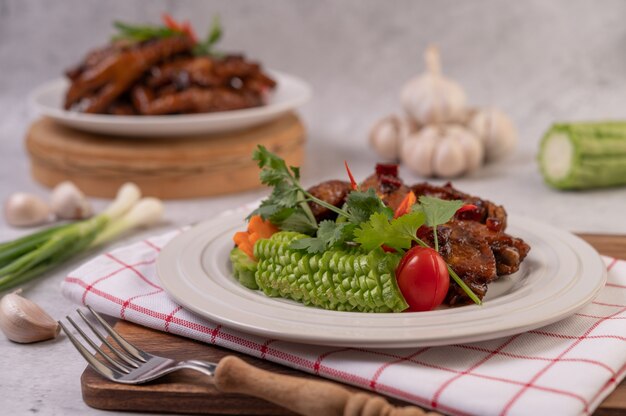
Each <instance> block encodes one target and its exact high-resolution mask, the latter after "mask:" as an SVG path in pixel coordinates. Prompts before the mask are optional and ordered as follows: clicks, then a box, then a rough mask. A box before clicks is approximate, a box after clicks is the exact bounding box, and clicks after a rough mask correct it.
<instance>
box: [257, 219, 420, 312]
mask: <svg viewBox="0 0 626 416" xmlns="http://www.w3.org/2000/svg"><path fill="white" fill-rule="evenodd" d="M306 237H307V236H306V235H304V234H299V233H296V232H290V231H281V232H278V233H276V234H274V235H273V236H272V237H270V238H269V239H265V240H259V241H257V243H256V244H255V245H254V255H255V257H256V258H257V259H258V266H257V271H256V274H255V277H256V283H257V284H258V286H259V288H260V289H261V290H263V292H264V293H265V294H266V295H268V296H280V297H283V298H289V299H293V300H296V301H299V302H302V303H304V304H305V305H313V306H317V307H320V308H324V309H331V310H338V311H358V312H401V311H403V310H405V309H406V308H408V304H407V303H406V301H405V300H404V298H403V297H402V294H401V293H400V289H399V288H398V285H397V283H396V277H395V274H394V271H395V269H396V267H397V265H398V262H399V261H400V256H399V255H398V254H395V253H385V252H383V251H382V250H380V249H378V250H373V251H371V252H369V253H364V252H363V251H361V250H360V249H358V248H352V249H339V248H333V249H330V250H326V251H324V252H323V253H317V254H308V253H306V252H303V251H301V250H295V249H293V248H291V244H292V243H293V242H294V241H297V240H299V239H302V238H306Z"/></svg>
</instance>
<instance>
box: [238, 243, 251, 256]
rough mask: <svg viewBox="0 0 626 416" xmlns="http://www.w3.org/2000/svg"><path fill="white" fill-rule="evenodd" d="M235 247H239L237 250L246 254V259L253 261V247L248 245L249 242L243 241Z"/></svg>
mask: <svg viewBox="0 0 626 416" xmlns="http://www.w3.org/2000/svg"><path fill="white" fill-rule="evenodd" d="M237 247H239V250H241V251H243V252H244V253H246V254H247V255H248V257H250V258H251V259H253V260H254V246H253V245H252V244H250V242H249V241H243V242H242V243H241V244H240V245H238V246H237Z"/></svg>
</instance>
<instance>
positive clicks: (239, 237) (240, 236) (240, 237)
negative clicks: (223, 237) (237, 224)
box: [233, 231, 249, 245]
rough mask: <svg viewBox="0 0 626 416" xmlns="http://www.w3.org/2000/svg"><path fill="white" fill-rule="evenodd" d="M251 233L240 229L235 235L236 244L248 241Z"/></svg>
mask: <svg viewBox="0 0 626 416" xmlns="http://www.w3.org/2000/svg"><path fill="white" fill-rule="evenodd" d="M248 238H249V235H248V233H247V232H245V231H239V232H237V233H235V235H234V236H233V241H234V242H235V244H237V245H240V244H241V243H242V242H244V241H248Z"/></svg>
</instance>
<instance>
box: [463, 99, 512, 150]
mask: <svg viewBox="0 0 626 416" xmlns="http://www.w3.org/2000/svg"><path fill="white" fill-rule="evenodd" d="M468 127H469V128H470V129H471V130H472V131H473V132H474V134H476V135H477V136H478V137H479V138H480V140H481V141H482V142H483V143H484V146H485V159H486V160H487V161H495V160H498V159H502V158H504V157H505V156H507V155H508V154H510V153H511V152H513V150H514V149H515V146H516V145H517V142H518V135H517V130H516V129H515V126H514V125H513V122H512V121H511V119H510V118H509V117H508V116H507V115H506V114H505V113H504V112H502V111H501V110H498V109H496V108H486V109H482V110H479V111H476V113H475V114H474V115H473V116H472V118H471V119H470V121H469V124H468Z"/></svg>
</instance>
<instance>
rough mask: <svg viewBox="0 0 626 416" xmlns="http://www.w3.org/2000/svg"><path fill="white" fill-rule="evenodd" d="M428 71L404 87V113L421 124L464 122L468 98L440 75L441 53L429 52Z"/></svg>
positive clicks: (462, 91)
mask: <svg viewBox="0 0 626 416" xmlns="http://www.w3.org/2000/svg"><path fill="white" fill-rule="evenodd" d="M425 60H426V66H427V69H428V70H427V72H426V73H424V74H422V75H420V76H418V77H415V78H413V79H412V80H409V82H408V83H406V84H405V86H404V87H403V88H402V92H401V94H400V101H401V103H402V107H403V108H404V111H405V112H406V113H407V114H408V115H409V116H410V117H411V118H412V119H414V120H415V121H416V122H418V123H419V124H422V125H426V124H431V123H448V122H455V121H456V122H458V121H462V120H463V118H464V117H465V115H466V114H467V111H466V102H467V97H466V95H465V91H464V90H463V88H462V87H461V86H460V85H459V84H458V83H456V82H455V81H452V80H451V79H448V78H446V77H444V76H443V75H442V74H441V63H440V60H439V51H438V49H437V48H436V47H434V46H431V47H429V48H428V49H427V50H426V53H425Z"/></svg>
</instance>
